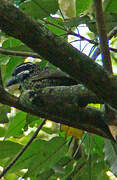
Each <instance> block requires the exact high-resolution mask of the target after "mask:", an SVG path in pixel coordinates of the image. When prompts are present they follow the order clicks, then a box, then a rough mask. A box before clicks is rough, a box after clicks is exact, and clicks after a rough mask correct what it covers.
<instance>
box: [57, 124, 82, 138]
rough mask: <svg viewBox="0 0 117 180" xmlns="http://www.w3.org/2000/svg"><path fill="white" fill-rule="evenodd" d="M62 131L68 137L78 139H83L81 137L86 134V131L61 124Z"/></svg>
mask: <svg viewBox="0 0 117 180" xmlns="http://www.w3.org/2000/svg"><path fill="white" fill-rule="evenodd" d="M60 129H61V131H65V132H66V136H74V137H75V138H77V139H81V137H82V136H83V134H84V131H82V130H80V129H76V128H73V127H69V126H67V125H63V124H61V128H60Z"/></svg>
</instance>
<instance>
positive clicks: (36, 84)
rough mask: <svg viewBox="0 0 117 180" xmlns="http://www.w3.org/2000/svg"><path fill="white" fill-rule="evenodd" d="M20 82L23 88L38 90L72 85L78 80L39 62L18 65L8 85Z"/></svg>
mask: <svg viewBox="0 0 117 180" xmlns="http://www.w3.org/2000/svg"><path fill="white" fill-rule="evenodd" d="M17 83H18V84H19V87H20V89H21V90H37V89H38V88H44V87H49V86H71V85H76V84H78V82H77V81H76V80H74V79H73V78H72V77H70V76H69V75H68V74H66V73H64V72H63V71H61V70H58V69H52V68H51V67H44V68H42V67H40V66H39V63H31V62H27V63H23V64H20V65H19V66H17V67H16V68H15V69H14V71H13V73H12V78H11V79H10V80H9V81H8V83H7V87H8V86H11V85H13V84H17Z"/></svg>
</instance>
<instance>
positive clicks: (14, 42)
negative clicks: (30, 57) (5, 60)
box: [2, 37, 23, 48]
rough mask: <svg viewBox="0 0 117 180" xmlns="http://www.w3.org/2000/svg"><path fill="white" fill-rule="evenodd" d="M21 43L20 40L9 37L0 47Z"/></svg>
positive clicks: (14, 45) (15, 45) (9, 46)
mask: <svg viewBox="0 0 117 180" xmlns="http://www.w3.org/2000/svg"><path fill="white" fill-rule="evenodd" d="M21 44H23V43H22V42H21V41H20V40H18V39H15V38H12V37H10V38H8V39H6V40H5V41H4V42H3V44H2V48H11V47H17V46H19V45H21Z"/></svg>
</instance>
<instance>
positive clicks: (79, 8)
mask: <svg viewBox="0 0 117 180" xmlns="http://www.w3.org/2000/svg"><path fill="white" fill-rule="evenodd" d="M92 2H93V1H92V0H83V1H76V16H78V15H79V14H80V13H83V12H84V11H85V10H87V9H88V8H89V6H90V5H91V4H92Z"/></svg>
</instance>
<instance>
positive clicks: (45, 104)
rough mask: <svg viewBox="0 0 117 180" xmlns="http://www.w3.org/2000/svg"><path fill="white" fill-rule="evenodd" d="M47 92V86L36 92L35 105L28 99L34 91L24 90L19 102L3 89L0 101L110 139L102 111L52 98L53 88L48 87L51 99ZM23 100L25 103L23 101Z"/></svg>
mask: <svg viewBox="0 0 117 180" xmlns="http://www.w3.org/2000/svg"><path fill="white" fill-rule="evenodd" d="M58 91H59V90H58ZM44 92H45V95H44ZM47 92H49V89H48V88H47V90H46V88H45V89H43V90H42V91H40V92H38V94H37V95H39V98H37V97H36V99H37V102H35V103H34V104H37V105H34V104H33V105H32V104H31V102H30V101H29V99H31V96H30V95H31V94H34V97H35V93H33V92H32V91H29V93H27V92H24V93H23V94H22V96H21V97H20V102H19V98H17V97H15V96H13V95H10V94H9V93H7V92H5V91H4V92H3V93H2V95H0V102H1V103H3V104H5V105H9V106H13V107H15V108H17V109H19V110H22V111H24V112H28V113H31V114H33V115H37V116H39V117H42V118H46V119H50V120H52V121H54V122H56V123H62V124H66V125H68V126H72V127H74V128H78V129H82V130H86V131H88V132H92V133H95V134H98V135H100V136H103V137H106V138H109V139H112V136H111V134H110V131H109V129H108V126H107V125H106V124H105V122H104V121H105V120H107V117H105V115H104V113H103V112H101V111H99V110H97V109H93V108H90V107H86V108H79V106H78V104H76V103H73V101H72V103H71V102H69V103H68V101H67V103H65V102H64V103H63V99H62V98H60V100H58V99H57V98H54V90H52V91H51V88H50V92H51V93H50V94H52V95H53V99H54V100H52V98H50V95H49V94H48V93H47ZM55 92H56V90H55ZM47 94H48V95H47ZM55 94H56V93H55ZM61 94H62V92H61ZM28 96H29V97H28ZM26 97H27V98H26ZM34 97H33V98H34ZM27 99H28V101H27ZM65 99H67V98H65ZM25 100H26V103H24V101H25ZM30 104H31V105H30ZM35 106H36V107H35Z"/></svg>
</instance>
